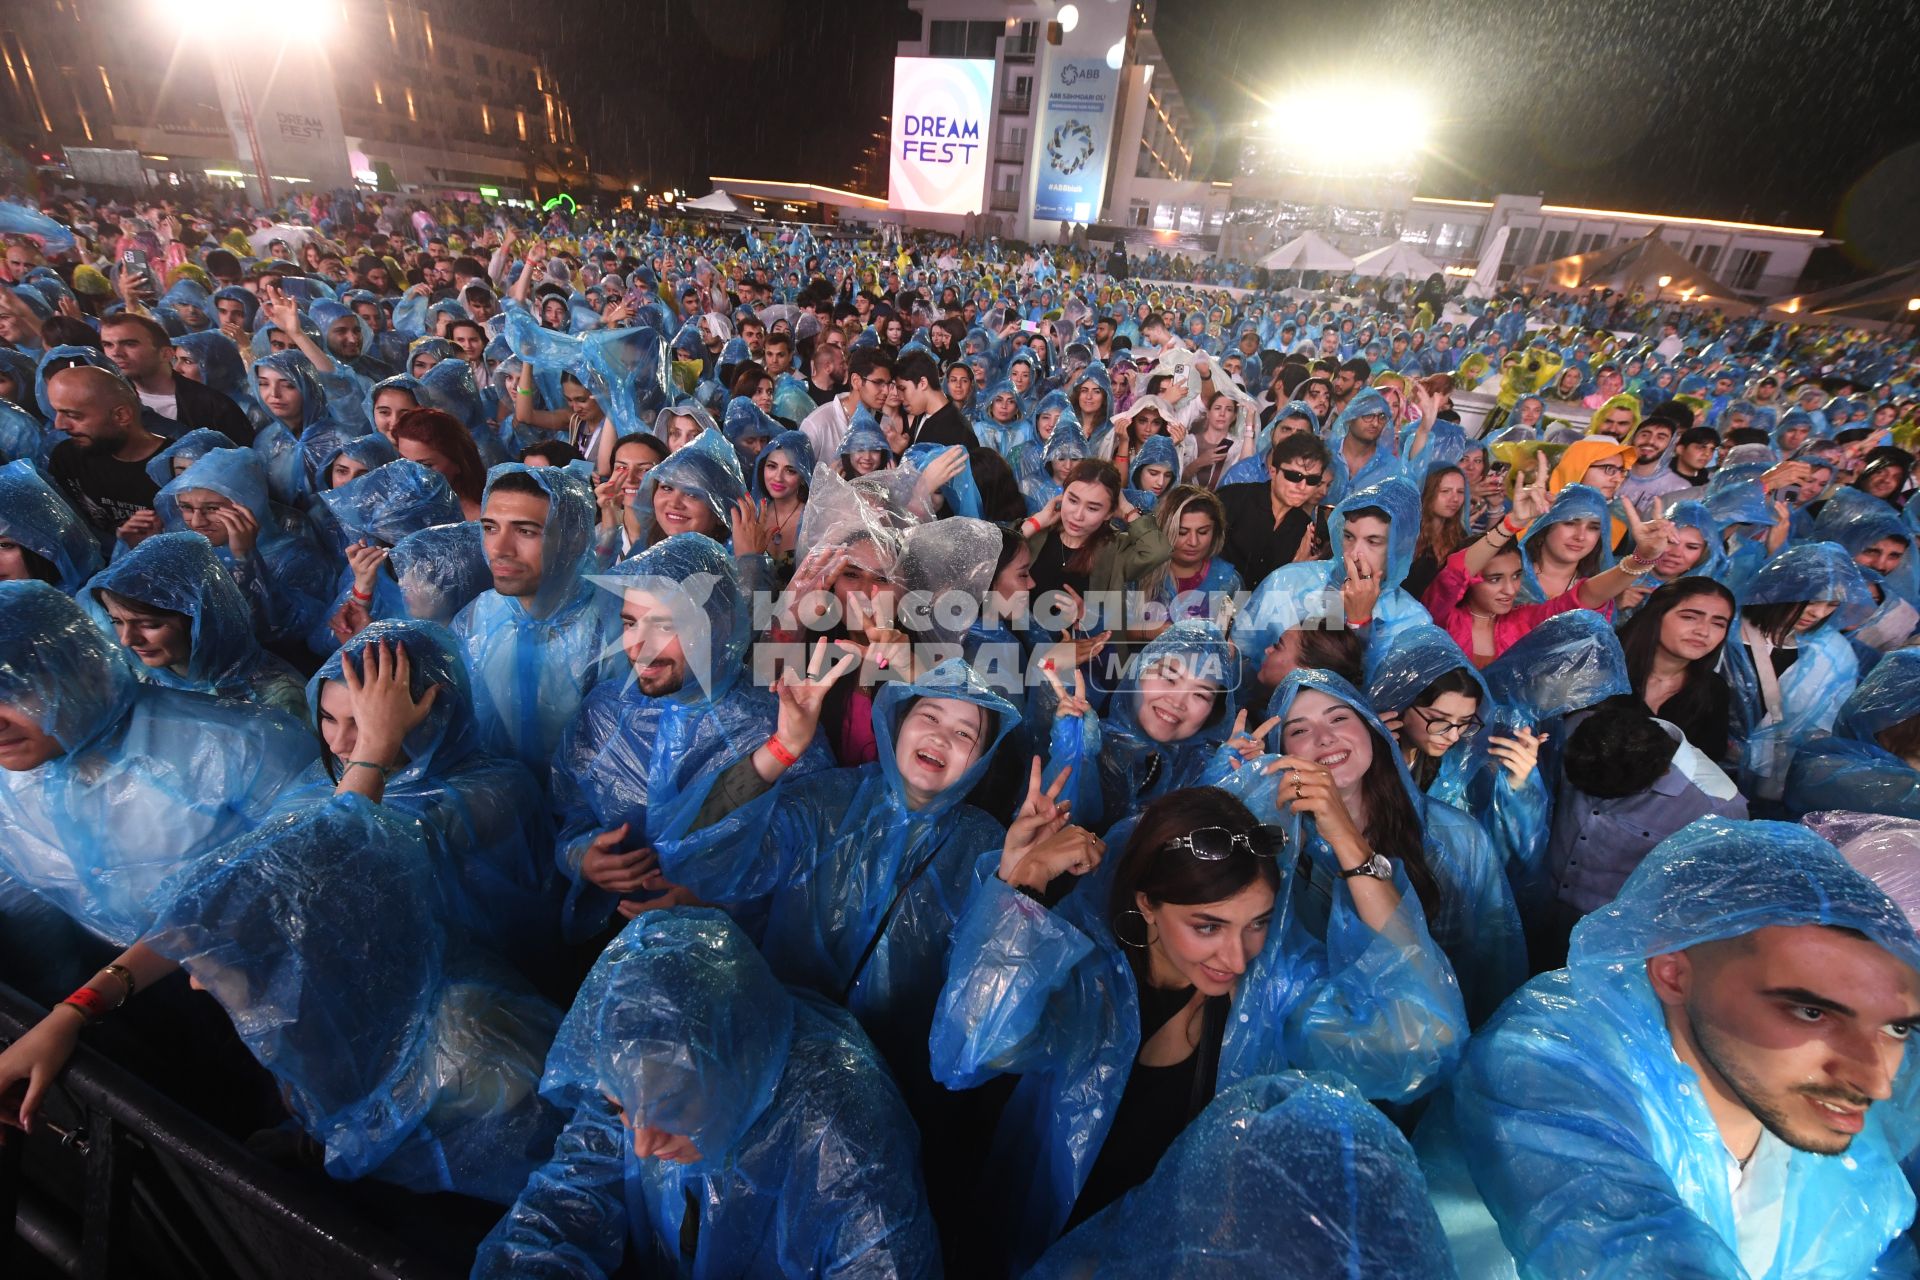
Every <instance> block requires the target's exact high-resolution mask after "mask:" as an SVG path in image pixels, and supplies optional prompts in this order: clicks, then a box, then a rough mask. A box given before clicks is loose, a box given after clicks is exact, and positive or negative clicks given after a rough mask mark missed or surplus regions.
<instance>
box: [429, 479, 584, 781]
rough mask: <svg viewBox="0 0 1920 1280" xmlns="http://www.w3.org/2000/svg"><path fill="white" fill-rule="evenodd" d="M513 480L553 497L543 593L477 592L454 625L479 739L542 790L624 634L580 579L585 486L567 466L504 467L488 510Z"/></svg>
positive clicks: (493, 482) (489, 491)
mask: <svg viewBox="0 0 1920 1280" xmlns="http://www.w3.org/2000/svg"><path fill="white" fill-rule="evenodd" d="M510 475H525V476H530V477H532V479H533V481H534V483H536V484H538V485H539V486H540V488H541V489H542V490H544V491H545V492H546V494H547V497H548V507H547V523H546V529H545V536H544V537H543V539H542V542H541V547H540V588H539V590H538V591H536V592H535V593H534V594H533V595H531V596H503V595H501V594H500V593H499V592H498V591H486V592H483V593H481V595H480V596H479V597H477V598H476V599H475V600H473V601H472V602H471V603H470V604H468V605H467V607H466V608H464V609H462V610H461V611H460V613H459V616H457V617H456V618H454V620H453V633H454V634H455V635H456V636H458V637H459V638H460V642H461V643H462V644H463V645H464V646H465V647H466V651H467V669H468V670H469V671H470V672H472V674H473V703H474V714H475V715H476V716H477V717H478V718H479V721H480V732H481V735H482V737H483V738H484V739H485V741H486V742H487V744H488V745H489V746H490V747H492V748H493V750H495V751H496V752H498V753H499V754H502V755H508V756H512V757H513V758H514V759H516V760H518V761H520V763H522V764H524V765H526V766H527V768H529V769H531V770H533V776H534V777H535V778H538V779H540V780H541V781H542V782H544V781H545V780H546V778H547V769H548V766H549V764H550V763H551V761H552V760H553V749H554V747H555V745H556V744H558V742H559V741H560V735H561V734H562V733H563V732H564V731H565V730H566V727H567V725H568V724H570V723H572V721H573V717H574V716H575V715H576V714H577V713H578V712H579V710H580V703H581V701H582V699H584V698H585V697H586V695H587V693H588V691H589V690H591V689H592V688H593V683H594V680H595V678H596V676H597V674H598V671H599V667H600V663H601V660H602V658H603V656H604V655H605V653H606V652H607V651H608V649H609V646H610V645H611V644H612V642H613V641H614V640H615V639H616V638H617V636H618V634H619V633H618V630H617V629H609V628H608V626H607V614H606V612H605V611H604V610H602V609H600V608H599V607H598V606H597V604H596V602H595V600H594V598H593V597H594V594H595V590H596V589H595V587H594V585H593V584H592V583H591V582H589V581H587V580H586V579H585V578H583V577H582V576H581V567H582V564H583V558H584V557H585V556H586V554H587V552H588V549H589V548H590V546H591V545H592V542H593V525H594V517H595V507H594V502H593V494H592V492H591V490H589V488H588V487H587V482H586V481H585V480H582V479H581V478H580V477H579V476H577V475H575V474H574V473H573V472H571V471H568V470H567V469H566V468H564V467H528V466H524V465H522V464H521V463H518V462H505V463H502V464H500V465H499V466H497V467H495V468H494V469H493V470H492V471H490V472H488V473H487V492H486V495H485V496H483V498H482V499H481V502H482V505H483V507H484V505H485V502H486V499H487V498H489V497H491V496H492V495H493V488H494V486H495V485H497V484H499V483H500V480H501V478H502V477H504V476H510ZM616 621H617V619H616Z"/></svg>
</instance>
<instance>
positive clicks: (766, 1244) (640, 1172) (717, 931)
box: [473, 910, 940, 1280]
mask: <svg viewBox="0 0 1920 1280" xmlns="http://www.w3.org/2000/svg"><path fill="white" fill-rule="evenodd" d="M541 1090H542V1092H543V1093H544V1094H546V1096H547V1097H548V1098H550V1099H552V1100H553V1101H554V1102H555V1103H556V1104H558V1105H560V1106H563V1107H570V1108H572V1109H573V1114H572V1117H571V1119H570V1120H569V1122H568V1124H567V1127H566V1130H565V1132H563V1133H562V1134H561V1135H560V1139H559V1141H558V1143H557V1144H556V1145H555V1147H554V1151H553V1156H552V1158H551V1159H550V1160H548V1162H547V1164H546V1165H545V1167H543V1168H541V1169H540V1170H539V1171H537V1172H536V1173H535V1174H534V1176H533V1178H532V1179H531V1180H530V1181H529V1182H528V1184H527V1186H526V1189H525V1190H524V1191H523V1192H522V1193H521V1195H520V1198H519V1200H518V1201H516V1202H515V1204H514V1207H513V1210H512V1212H510V1213H509V1214H508V1215H507V1216H506V1217H505V1218H503V1219H502V1220H501V1221H500V1223H499V1225H498V1226H496V1227H495V1228H494V1229H493V1231H492V1233H491V1234H490V1235H488V1237H487V1238H486V1240H485V1241H483V1242H482V1243H481V1246H480V1252H479V1257H478V1259H477V1260H476V1262H475V1264H474V1269H473V1275H474V1276H475V1277H476V1278H486V1277H510V1276H511V1277H519V1276H527V1275H542V1276H550V1277H556V1278H559V1277H578V1278H580V1280H602V1278H603V1277H606V1276H609V1275H612V1274H614V1273H615V1272H616V1271H620V1270H622V1267H621V1263H622V1260H623V1258H627V1255H628V1254H629V1253H631V1254H632V1255H633V1256H632V1257H631V1259H630V1262H631V1263H632V1265H633V1266H634V1267H635V1269H637V1270H639V1271H643V1272H646V1273H649V1274H651V1273H654V1272H656V1271H657V1272H658V1273H660V1274H687V1275H695V1276H801V1275H818V1276H829V1275H830V1276H846V1277H868V1276H871V1277H911V1278H919V1277H930V1276H935V1275H938V1274H939V1269H940V1268H939V1246H938V1243H937V1241H936V1240H935V1237H934V1229H933V1223H932V1219H931V1216H930V1215H929V1213H928V1211H927V1207H926V1196H925V1192H924V1190H923V1188H922V1185H921V1179H920V1164H919V1151H918V1146H919V1143H918V1139H917V1135H916V1134H915V1132H914V1128H913V1121H912V1119H911V1118H910V1117H909V1116H908V1114H907V1110H906V1107H905V1105H904V1104H903V1103H902V1102H901V1100H900V1095H899V1092H898V1091H897V1090H896V1089H895V1088H894V1086H893V1083H892V1081H890V1080H889V1079H888V1078H887V1074H886V1069H885V1067H883V1066H882V1065H881V1063H880V1061H879V1059H878V1058H877V1057H876V1056H875V1055H874V1052H873V1048H872V1046H871V1045H870V1044H869V1043H868V1041H867V1039H866V1037H865V1036H863V1035H862V1034H861V1033H860V1030H859V1028H858V1027H857V1026H856V1025H854V1023H853V1020H852V1019H851V1018H849V1017H848V1016H847V1015H846V1014H845V1013H844V1012H842V1011H840V1010H838V1009H834V1008H831V1007H829V1006H827V1005H825V1004H824V1003H823V1002H820V1001H817V1000H813V999H808V998H804V997H801V998H796V997H795V996H794V995H793V994H792V993H790V992H788V991H787V990H786V989H784V988H783V987H781V986H780V984H779V982H778V981H776V980H775V978H774V976H773V974H772V973H771V972H770V971H769V970H768V968H767V964H766V962H765V961H764V960H762V959H761V958H760V956H759V955H758V954H757V953H756V952H755V951H754V949H753V946H752V944H751V943H750V942H748V941H747V939H746V937H745V936H744V935H743V934H742V933H741V932H740V931H739V929H738V928H736V927H735V926H734V925H733V924H732V923H731V922H729V921H728V920H727V918H726V917H725V916H723V915H721V914H720V913H718V912H714V911H704V910H681V911H672V912H658V913H652V914H649V915H646V916H643V917H641V918H640V919H637V920H635V921H634V922H633V923H632V924H630V925H628V926H627V928H626V929H625V931H624V932H622V933H621V934H620V936H619V937H618V938H616V939H615V940H614V941H613V943H612V944H611V945H610V946H608V948H607V949H606V950H605V951H604V952H602V953H601V955H600V958H599V959H598V960H597V961H595V963H594V967H593V972H592V973H590V974H589V975H588V976H587V980H586V983H585V984H584V985H583V986H582V987H581V989H580V994H579V996H578V997H577V998H576V999H575V1000H574V1004H573V1008H572V1009H570V1010H569V1011H568V1013H567V1016H566V1019H565V1021H564V1022H562V1024H561V1027H560V1034H559V1036H558V1037H557V1038H556V1039H555V1041H554V1047H553V1052H552V1054H551V1055H550V1056H549V1057H548V1060H547V1070H546V1075H545V1077H544V1078H543V1079H542V1081H541ZM609 1095H611V1096H612V1097H614V1098H617V1099H618V1100H619V1107H620V1112H619V1113H616V1112H615V1111H614V1109H613V1107H612V1106H610V1105H609V1103H608V1100H607V1099H608V1096H609ZM620 1113H624V1115H625V1117H626V1118H627V1122H628V1123H630V1124H633V1125H636V1126H640V1125H645V1126H651V1127H653V1128H657V1129H662V1130H665V1131H667V1132H670V1133H674V1134H678V1135H680V1136H683V1137H688V1138H691V1139H692V1140H693V1142H694V1145H695V1147H696V1148H697V1149H698V1151H699V1154H700V1159H699V1160H698V1161H697V1162H695V1163H692V1164H686V1165H682V1164H676V1163H673V1162H670V1161H666V1160H661V1159H648V1160H641V1159H640V1158H639V1157H637V1156H635V1155H634V1153H633V1139H632V1138H631V1137H630V1136H629V1134H628V1133H627V1132H626V1130H625V1129H624V1128H623V1127H622V1124H621V1120H620V1119H619V1115H620ZM689 1214H694V1215H697V1217H695V1218H694V1219H693V1220H692V1221H689V1217H688V1215H689ZM688 1248H691V1249H692V1250H693V1252H692V1254H691V1255H690V1256H689V1254H688V1253H687V1252H686V1250H687V1249H688Z"/></svg>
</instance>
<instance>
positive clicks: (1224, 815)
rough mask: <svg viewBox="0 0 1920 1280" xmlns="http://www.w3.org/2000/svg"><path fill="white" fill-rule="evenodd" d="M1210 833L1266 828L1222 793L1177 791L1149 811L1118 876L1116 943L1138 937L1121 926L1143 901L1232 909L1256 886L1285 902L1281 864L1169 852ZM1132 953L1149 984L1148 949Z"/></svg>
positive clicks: (1235, 855) (1112, 919)
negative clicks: (1182, 840)
mask: <svg viewBox="0 0 1920 1280" xmlns="http://www.w3.org/2000/svg"><path fill="white" fill-rule="evenodd" d="M1202 827H1222V828H1225V829H1226V830H1228V831H1231V832H1233V833H1235V834H1237V835H1244V834H1251V833H1253V832H1255V831H1257V830H1259V828H1260V822H1259V820H1258V819H1256V818H1255V817H1254V816H1253V814H1252V813H1251V812H1249V811H1248V809H1247V807H1246V806H1245V805H1243V804H1241V803H1240V802H1239V801H1238V800H1236V799H1234V798H1233V797H1232V796H1230V795H1228V794H1227V793H1226V792H1224V791H1221V790H1219V789H1218V788H1215V787H1185V788H1182V789H1181V790H1179V791H1169V792H1168V793H1167V794H1166V795H1163V796H1161V797H1160V798H1159V799H1157V800H1155V801H1153V802H1152V803H1151V804H1149V805H1148V806H1147V807H1146V809H1145V810H1143V811H1142V812H1141V814H1140V817H1139V819H1138V820H1137V821H1136V822H1135V823H1134V827H1133V835H1132V836H1131V837H1129V838H1128V840H1127V847H1126V849H1125V851H1124V852H1122V853H1121V855H1120V863H1119V867H1118V869H1117V870H1116V871H1115V873H1114V877H1113V887H1112V888H1111V889H1110V890H1108V893H1107V919H1108V921H1109V923H1110V924H1112V925H1113V926H1114V934H1115V936H1116V937H1128V936H1131V931H1129V930H1128V929H1127V928H1126V927H1125V926H1124V925H1121V924H1119V920H1120V917H1121V916H1122V915H1123V914H1124V913H1125V912H1128V911H1137V910H1138V909H1139V908H1138V906H1137V905H1136V904H1135V898H1134V895H1135V894H1144V895H1145V896H1146V899H1147V901H1149V902H1152V903H1155V904H1156V905H1157V904H1161V903H1172V904H1173V905H1175V906H1182V907H1193V906H1199V905H1200V904H1202V903H1207V902H1224V901H1225V900H1227V899H1228V898H1231V897H1233V896H1234V895H1235V894H1237V893H1239V892H1240V891H1241V890H1243V889H1245V888H1246V887H1247V886H1248V885H1250V884H1252V883H1254V882H1255V881H1256V880H1258V881H1261V882H1263V883H1264V884H1266V885H1267V887H1268V888H1270V889H1272V890H1273V891H1274V893H1275V894H1276V895H1278V894H1279V892H1280V890H1281V887H1282V886H1281V883H1280V867H1279V858H1277V857H1272V858H1267V857H1261V856H1259V855H1258V854H1254V853H1249V852H1247V851H1246V850H1244V849H1234V850H1232V851H1231V852H1229V853H1228V854H1227V856H1226V857H1224V858H1220V859H1218V860H1213V861H1209V860H1208V859H1205V858H1196V857H1194V856H1193V855H1192V854H1190V853H1188V852H1186V851H1185V850H1182V849H1172V848H1169V847H1168V844H1169V843H1170V842H1171V841H1173V840H1175V839H1177V838H1178V837H1180V836H1184V835H1187V834H1189V833H1191V832H1194V831H1198V830H1199V829H1200V828H1202ZM1126 951H1127V959H1128V962H1129V963H1131V964H1132V965H1133V972H1134V977H1135V979H1136V980H1138V981H1140V982H1142V983H1144V982H1145V981H1146V976H1147V952H1146V949H1145V948H1143V947H1128V948H1126Z"/></svg>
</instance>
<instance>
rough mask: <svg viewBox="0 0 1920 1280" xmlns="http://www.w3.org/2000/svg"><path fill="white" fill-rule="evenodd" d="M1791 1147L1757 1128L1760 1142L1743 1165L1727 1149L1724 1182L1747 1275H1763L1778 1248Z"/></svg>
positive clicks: (1770, 1267) (1736, 1244)
mask: <svg viewBox="0 0 1920 1280" xmlns="http://www.w3.org/2000/svg"><path fill="white" fill-rule="evenodd" d="M1792 1161H1793V1151H1792V1150H1791V1149H1790V1148H1789V1147H1788V1146H1787V1144H1786V1143H1784V1142H1782V1141H1780V1139H1778V1138H1776V1137H1774V1136H1773V1133H1772V1131H1771V1130H1768V1129H1762V1130H1761V1131H1760V1144H1759V1145H1758V1146H1756V1147H1755V1148H1754V1149H1753V1155H1751V1156H1750V1157H1748V1159H1747V1163H1746V1167H1745V1168H1742V1167H1741V1165H1740V1162H1739V1161H1738V1160H1735V1159H1734V1158H1733V1153H1732V1152H1728V1153H1727V1184H1728V1186H1729V1188H1730V1189H1731V1190H1732V1192H1733V1229H1734V1235H1735V1248H1736V1249H1737V1250H1738V1251H1739V1254H1740V1265H1741V1266H1743V1267H1745V1268H1746V1269H1747V1274H1748V1275H1750V1276H1763V1275H1765V1274H1767V1272H1768V1271H1769V1270H1771V1269H1772V1267H1773V1255H1774V1254H1775V1253H1777V1252H1779V1249H1780V1219H1781V1217H1782V1215H1783V1213H1784V1211H1785V1209H1786V1200H1787V1169H1788V1166H1789V1165H1790V1164H1791V1163H1792Z"/></svg>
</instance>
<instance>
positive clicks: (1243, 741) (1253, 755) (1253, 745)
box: [1227, 707, 1280, 769]
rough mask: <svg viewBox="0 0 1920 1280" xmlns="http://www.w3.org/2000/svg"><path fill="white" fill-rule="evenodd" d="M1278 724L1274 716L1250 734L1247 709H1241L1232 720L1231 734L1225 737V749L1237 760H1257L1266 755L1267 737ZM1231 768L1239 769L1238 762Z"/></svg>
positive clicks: (1277, 719)
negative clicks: (1233, 754)
mask: <svg viewBox="0 0 1920 1280" xmlns="http://www.w3.org/2000/svg"><path fill="white" fill-rule="evenodd" d="M1279 724H1280V717H1279V716H1274V717H1273V718H1272V719H1270V720H1268V721H1267V722H1266V723H1265V724H1263V725H1261V726H1260V727H1259V728H1257V729H1255V730H1254V731H1253V732H1252V733H1248V732H1247V709H1246V708H1245V707H1242V708H1240V713H1239V714H1238V715H1236V716H1234V718H1233V732H1232V733H1231V734H1229V735H1228V736H1227V748H1228V750H1230V751H1232V752H1234V753H1235V754H1236V755H1237V756H1238V759H1239V760H1246V761H1248V762H1252V761H1254V760H1258V759H1259V758H1260V757H1261V756H1263V755H1265V754H1266V753H1267V748H1266V741H1267V735H1268V734H1269V733H1272V732H1273V731H1274V729H1275V728H1277V727H1278V726H1279ZM1233 767H1234V768H1236V769H1238V768H1239V767H1240V765H1239V763H1238V760H1236V761H1235V762H1234V766H1233Z"/></svg>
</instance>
